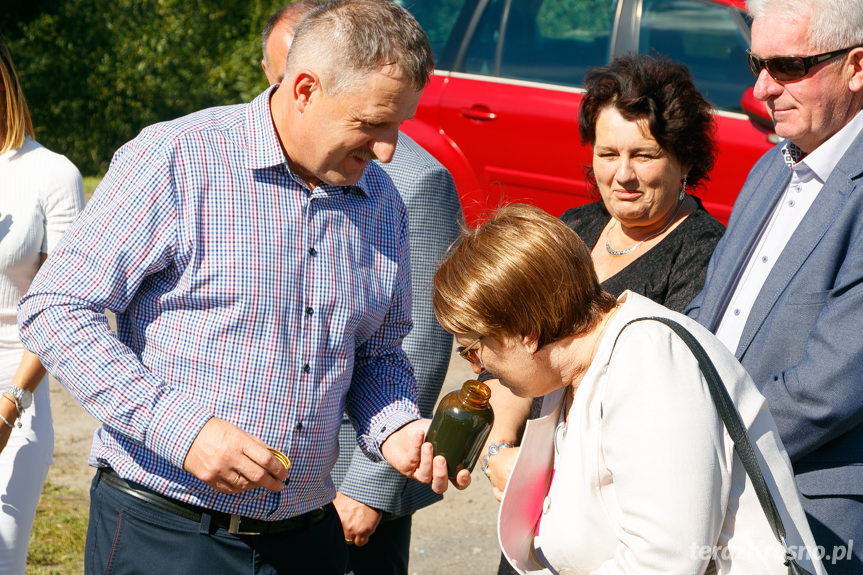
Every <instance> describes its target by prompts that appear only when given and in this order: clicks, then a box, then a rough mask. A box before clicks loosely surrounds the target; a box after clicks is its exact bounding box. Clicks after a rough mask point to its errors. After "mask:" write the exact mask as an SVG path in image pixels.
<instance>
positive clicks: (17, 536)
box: [0, 39, 84, 575]
mask: <svg viewBox="0 0 863 575" xmlns="http://www.w3.org/2000/svg"><path fill="white" fill-rule="evenodd" d="M83 206H84V186H83V183H82V181H81V174H80V173H79V172H78V169H77V168H75V166H73V165H72V163H71V162H70V161H69V160H67V159H66V158H65V157H63V156H61V155H59V154H55V153H53V152H51V151H49V150H47V149H45V148H44V147H42V146H41V145H40V144H39V143H37V142H36V140H34V139H33V122H32V120H31V119H30V111H29V110H28V108H27V102H26V101H25V100H24V92H23V90H22V89H21V84H20V82H19V81H18V75H17V74H16V72H15V66H14V65H13V63H12V56H11V55H10V53H9V49H8V48H7V47H6V44H5V43H3V41H2V39H0V272H2V273H0V394H2V398H0V499H2V501H3V509H2V511H0V573H8V574H15V575H23V573H24V568H25V565H26V561H27V546H28V543H29V541H30V530H31V529H32V527H33V519H34V517H35V515H36V506H37V504H38V503H39V495H40V493H41V491H42V486H43V485H44V484H45V478H46V477H47V475H48V466H49V465H50V464H51V458H52V456H53V452H54V429H53V426H52V422H51V404H50V396H49V392H48V381H47V379H48V377H47V376H46V375H45V369H44V368H43V367H42V364H41V363H40V362H39V358H38V357H36V355H34V354H33V353H31V352H29V351H26V350H25V349H24V347H23V346H22V345H21V341H20V340H19V338H18V321H17V311H16V306H17V305H18V300H19V299H21V296H23V295H24V293H25V292H26V291H27V288H29V287H30V282H32V281H33V278H34V277H35V276H36V272H37V271H38V270H39V267H40V266H41V265H42V262H44V261H45V258H46V257H47V254H48V253H49V252H50V251H51V250H52V249H53V248H54V246H55V245H56V244H57V242H58V241H59V240H60V237H61V236H62V235H63V232H65V231H66V228H68V227H69V224H71V223H72V220H74V219H75V216H77V215H78V212H80V211H81V208H82V207H83Z"/></svg>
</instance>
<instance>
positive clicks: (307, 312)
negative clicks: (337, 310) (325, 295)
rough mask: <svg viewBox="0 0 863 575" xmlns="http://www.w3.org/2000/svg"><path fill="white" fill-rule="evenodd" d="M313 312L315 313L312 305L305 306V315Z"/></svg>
mask: <svg viewBox="0 0 863 575" xmlns="http://www.w3.org/2000/svg"><path fill="white" fill-rule="evenodd" d="M313 313H315V310H314V309H313V308H312V306H309V307H307V308H306V315H312V314H313Z"/></svg>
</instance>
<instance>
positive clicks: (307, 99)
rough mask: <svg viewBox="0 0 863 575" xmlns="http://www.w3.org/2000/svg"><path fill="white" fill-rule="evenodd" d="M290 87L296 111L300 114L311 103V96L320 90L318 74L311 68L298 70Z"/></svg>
mask: <svg viewBox="0 0 863 575" xmlns="http://www.w3.org/2000/svg"><path fill="white" fill-rule="evenodd" d="M292 88H293V96H294V102H295V103H296V106H297V111H298V112H300V113H301V114H302V113H303V112H305V111H306V108H307V107H308V106H309V104H310V103H311V101H312V97H313V96H314V95H315V94H316V93H318V92H320V90H321V80H320V78H319V77H318V75H317V74H315V73H314V72H312V71H311V70H300V72H299V73H297V75H296V76H294V83H293V85H292Z"/></svg>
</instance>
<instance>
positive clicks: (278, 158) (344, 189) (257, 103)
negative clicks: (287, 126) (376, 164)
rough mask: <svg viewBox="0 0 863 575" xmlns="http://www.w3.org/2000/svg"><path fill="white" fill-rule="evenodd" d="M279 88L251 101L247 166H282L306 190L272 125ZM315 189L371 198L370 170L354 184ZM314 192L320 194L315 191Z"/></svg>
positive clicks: (256, 167) (270, 89) (257, 167)
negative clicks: (274, 100) (275, 99)
mask: <svg viewBox="0 0 863 575" xmlns="http://www.w3.org/2000/svg"><path fill="white" fill-rule="evenodd" d="M276 88H278V85H273V86H270V87H269V88H267V89H266V90H264V91H263V92H262V93H261V94H259V95H258V96H257V97H256V98H255V99H254V100H252V102H251V103H250V104H249V106H248V109H247V111H246V117H247V123H248V125H249V126H250V128H251V129H250V130H249V136H248V146H247V148H246V149H247V155H246V166H248V168H249V169H250V170H265V169H270V168H273V167H277V166H283V167H284V169H286V170H287V171H288V173H290V174H291V177H292V178H293V179H294V180H295V181H296V182H297V183H299V184H300V185H301V186H302V187H303V188H304V189H308V185H307V184H306V183H305V182H304V181H303V179H302V178H300V177H299V176H298V175H297V174H296V173H294V172H293V171H292V170H291V168H290V166H289V165H288V163H287V162H286V161H285V153H284V151H283V150H282V144H281V142H280V141H279V134H278V132H276V127H275V126H274V125H273V117H272V111H271V108H270V102H271V98H272V96H273V92H275V90H276ZM315 191H317V192H319V193H320V194H323V195H334V194H355V195H359V196H366V197H368V196H369V195H370V193H369V182H368V169H366V171H365V172H364V173H363V176H362V177H361V178H360V180H359V181H358V182H357V183H356V184H355V185H351V186H330V185H328V184H321V185H320V186H317V187H316V188H315ZM313 195H319V194H318V193H314V194H313Z"/></svg>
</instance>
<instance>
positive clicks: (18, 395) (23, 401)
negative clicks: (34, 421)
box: [3, 385, 33, 411]
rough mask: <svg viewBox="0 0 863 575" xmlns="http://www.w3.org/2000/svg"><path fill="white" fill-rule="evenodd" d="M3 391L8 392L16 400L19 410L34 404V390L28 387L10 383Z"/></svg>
mask: <svg viewBox="0 0 863 575" xmlns="http://www.w3.org/2000/svg"><path fill="white" fill-rule="evenodd" d="M3 393H8V394H9V395H11V396H12V398H13V399H14V400H15V403H16V407H17V408H18V411H24V410H25V409H27V408H28V407H30V406H31V405H33V392H31V391H30V390H28V389H21V388H20V387H18V386H16V385H10V386H9V387H7V388H6V389H5V390H4V392H3Z"/></svg>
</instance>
